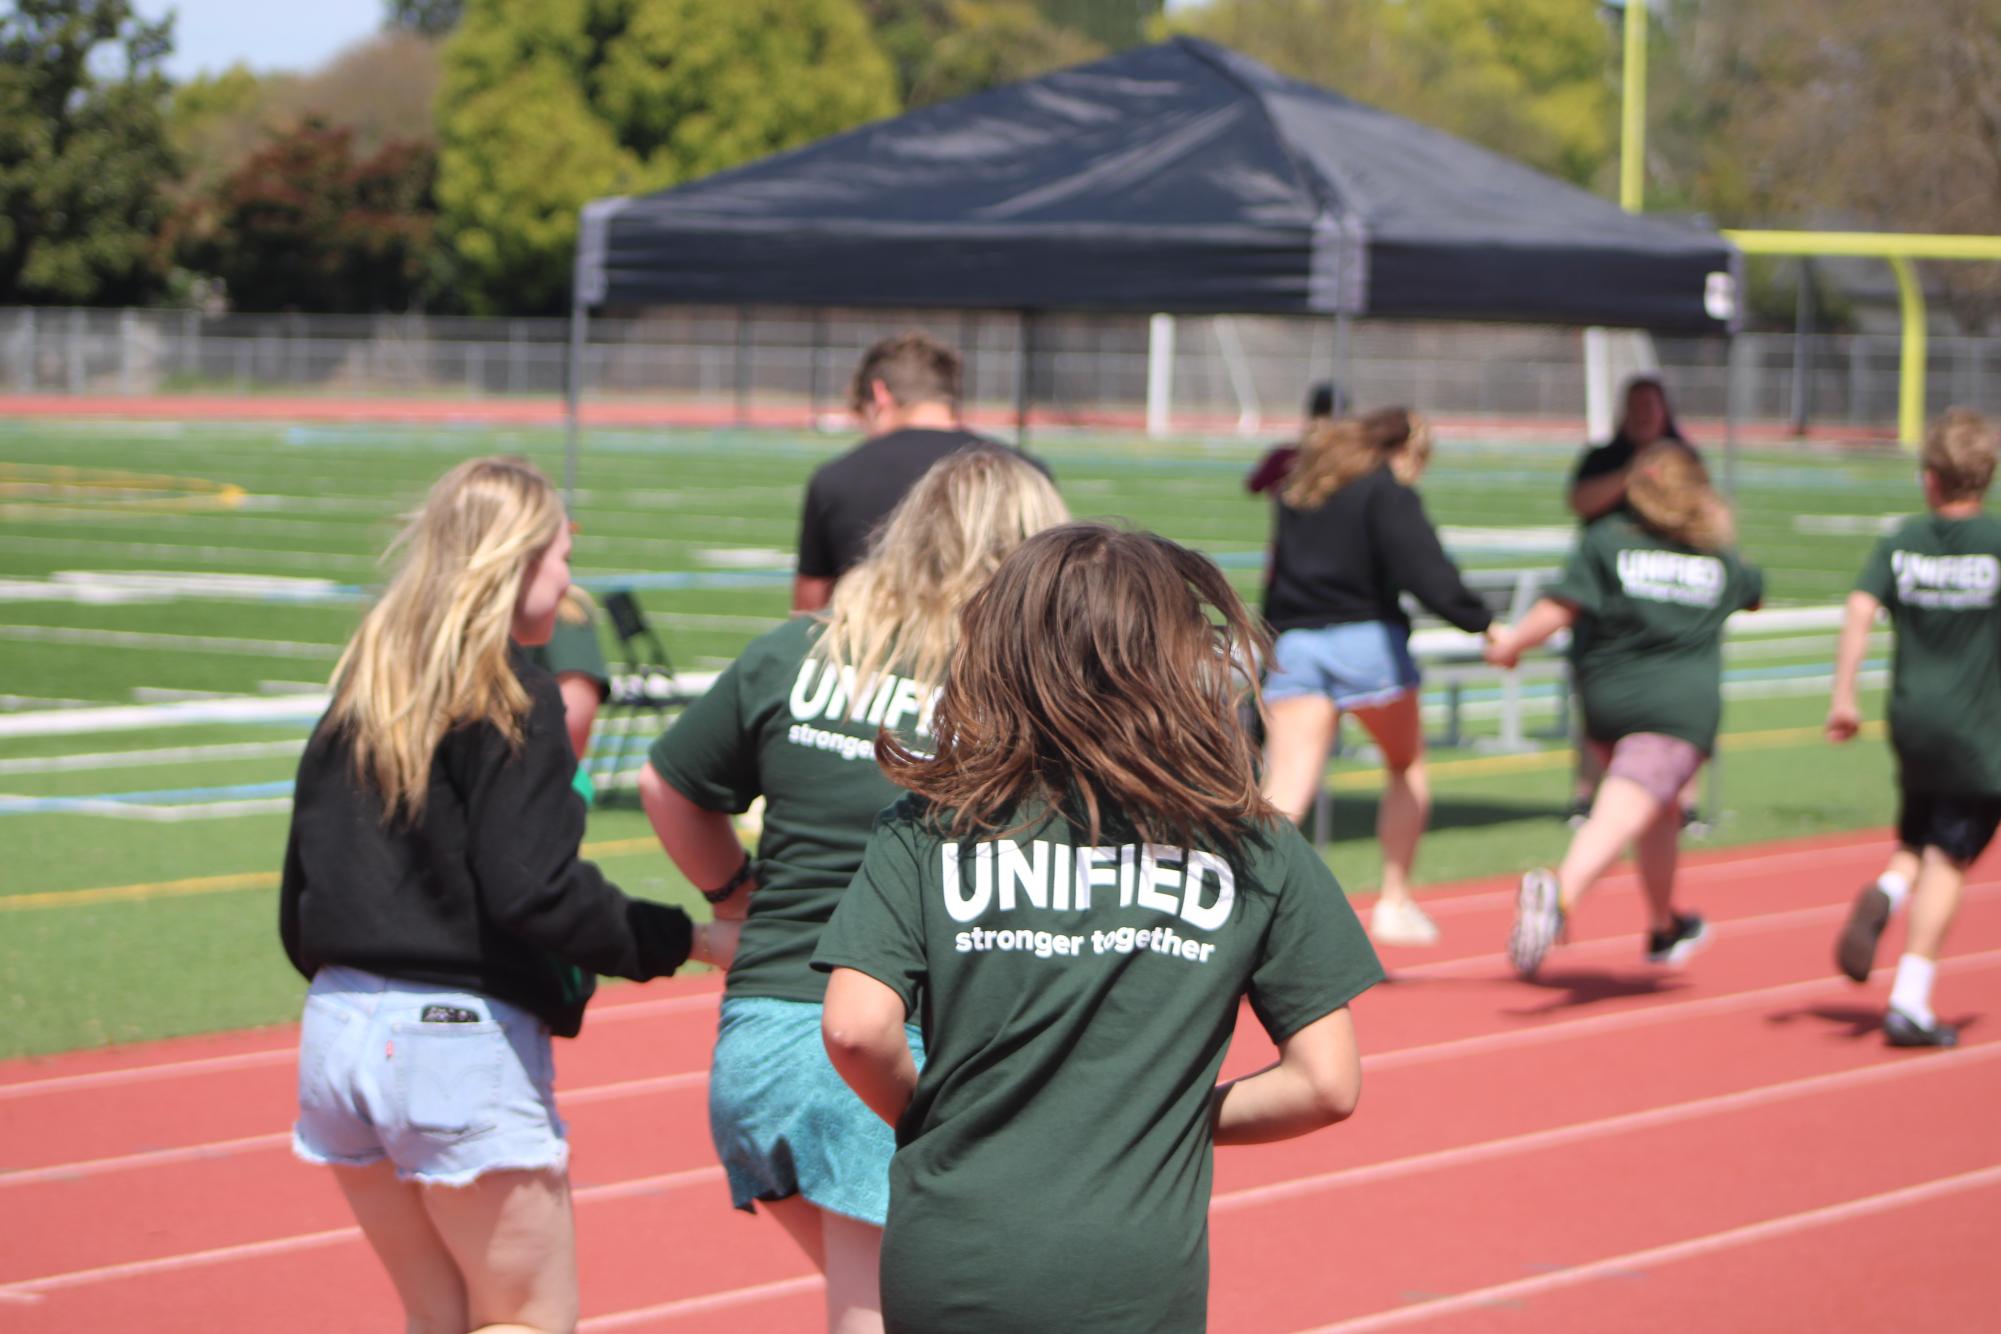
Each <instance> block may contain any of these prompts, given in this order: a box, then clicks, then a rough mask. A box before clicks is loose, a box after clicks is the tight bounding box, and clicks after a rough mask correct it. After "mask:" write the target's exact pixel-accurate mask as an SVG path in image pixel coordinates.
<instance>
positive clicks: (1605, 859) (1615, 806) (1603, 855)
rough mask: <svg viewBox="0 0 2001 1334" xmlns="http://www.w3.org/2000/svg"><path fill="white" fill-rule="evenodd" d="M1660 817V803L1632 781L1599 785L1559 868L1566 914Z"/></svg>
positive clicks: (1559, 887)
mask: <svg viewBox="0 0 2001 1334" xmlns="http://www.w3.org/2000/svg"><path fill="white" fill-rule="evenodd" d="M1660 814H1661V803H1660V802H1659V801H1658V800H1656V799H1655V798H1654V795H1653V794H1652V793H1651V792H1648V791H1647V790H1646V789H1645V788H1643V787H1641V786H1640V785H1639V784H1638V783H1635V782H1634V781H1633V780H1632V779H1630V778H1616V777H1608V778H1606V779H1605V780H1604V781H1603V782H1601V783H1600V784H1599V785H1598V796H1597V798H1596V799H1595V800H1593V801H1592V803H1591V818H1590V819H1588V820H1586V821H1585V822H1584V824H1583V826H1582V827H1580V828H1579V829H1578V831H1577V832H1576V834H1574V835H1572V836H1571V840H1570V850H1569V851H1568V852H1565V853H1564V854H1563V864H1562V865H1561V866H1559V867H1558V868H1557V872H1556V883H1557V892H1558V895H1559V898H1560V901H1561V902H1562V904H1563V911H1564V912H1565V914H1566V915H1567V914H1569V913H1571V912H1573V911H1574V910H1575V909H1576V907H1577V901H1578V900H1579V899H1581V898H1583V897H1584V894H1585V891H1587V890H1589V889H1590V888H1591V886H1592V885H1594V884H1596V883H1597V882H1598V878H1599V877H1600V876H1602V875H1604V874H1605V872H1606V871H1608V870H1610V869H1611V867H1612V863H1614V862H1616V861H1618V860H1619V854H1620V853H1621V852H1623V851H1625V848H1626V845H1627V844H1628V843H1631V842H1632V841H1633V840H1635V839H1637V838H1638V837H1639V836H1640V835H1641V834H1642V833H1644V832H1645V831H1646V829H1647V828H1648V826H1650V825H1652V824H1653V823H1654V821H1655V820H1656V819H1658V818H1659V816H1660Z"/></svg>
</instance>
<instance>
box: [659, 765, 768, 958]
mask: <svg viewBox="0 0 2001 1334" xmlns="http://www.w3.org/2000/svg"><path fill="white" fill-rule="evenodd" d="M639 801H640V804H641V805H643V806H644V807H645V808H646V818H647V820H648V821H650V822H651V823H652V825H653V832H654V834H655V835H656V836H657V837H658V838H659V839H660V846H661V847H663V848H665V849H666V850H667V855H668V857H670V858H671V859H673V862H674V865H675V866H677V867H679V868H680V871H681V874H682V875H684V876H686V877H687V879H688V883H690V884H692V885H694V886H695V888H697V889H718V888H720V887H722V886H723V885H724V884H726V883H727V882H728V881H729V878H730V877H731V876H733V875H735V874H736V873H737V871H738V870H740V869H741V868H742V866H743V859H744V849H743V842H742V840H740V839H738V838H737V836H736V826H735V825H734V824H733V823H731V821H730V817H729V816H728V815H727V814H726V813H724V812H722V811H715V810H710V809H708V808H707V807H705V806H698V805H696V804H695V803H694V802H693V801H691V800H689V799H688V798H687V797H686V796H684V795H682V794H681V792H679V791H678V790H677V789H676V788H675V787H674V785H673V784H671V783H669V782H668V781H667V780H666V779H664V778H662V777H661V776H660V771H659V770H657V769H655V768H654V767H653V765H652V763H651V762H648V763H647V765H646V767H645V768H643V769H641V770H640V771H639ZM756 888H757V877H756V876H752V877H750V879H748V880H746V881H745V882H744V883H743V884H741V885H739V886H738V887H737V888H736V890H735V892H733V893H732V894H731V895H730V896H729V897H728V898H726V899H724V900H723V901H722V902H721V903H717V904H714V905H712V906H713V907H714V909H715V914H716V916H717V917H718V918H725V919H741V918H742V917H743V915H744V914H745V913H746V912H748V911H749V908H750V896H751V893H752V891H754V890H755V889H756Z"/></svg>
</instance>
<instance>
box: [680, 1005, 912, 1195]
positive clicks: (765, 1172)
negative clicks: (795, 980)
mask: <svg viewBox="0 0 2001 1334" xmlns="http://www.w3.org/2000/svg"><path fill="white" fill-rule="evenodd" d="M820 1010H821V1007H820V1006H818V1005H815V1004H813V1003H812V1002H810V1001H794V1000H780V999H777V998H776V997H769V996H731V997H727V998H725V999H724V1001H723V1009H722V1020H721V1023H720V1024H719V1025H718V1027H717V1030H716V1055H715V1061H714V1064H713V1068H712V1069H711V1070H710V1072H709V1134H710V1136H711V1137H713V1138H714V1140H715V1142H716V1156H717V1157H718V1158H720V1159H722V1163H723V1173H724V1175H726V1176H727V1177H728V1178H729V1183H730V1202H731V1203H732V1204H734V1205H736V1207H737V1208H739V1209H749V1208H751V1203H752V1201H754V1200H783V1199H788V1198H790V1197H791V1196H794V1195H798V1196H801V1197H803V1198H804V1199H805V1200H806V1201H807V1202H808V1203H810V1204H814V1205H818V1206H819V1207H820V1208H822V1209H826V1210H829V1211H830V1212H833V1213H837V1214H843V1215H845V1216H846V1217H849V1218H856V1219H860V1220H861V1221H862V1222H864V1223H873V1224H875V1225H876V1226H877V1227H881V1226H882V1224H883V1220H884V1219H886V1218H888V1217H889V1160H890V1156H891V1155H892V1154H894V1153H895V1152H896V1132H895V1131H893V1130H891V1129H890V1127H889V1125H888V1124H887V1123H886V1122H885V1121H884V1120H883V1119H882V1118H881V1117H879V1116H877V1115H876V1114H875V1113H874V1112H872V1111H870V1110H869V1108H868V1104H867V1103H864V1102H863V1101H862V1100H861V1099H860V1098H858V1097H856V1096H855V1092H854V1090H853V1089H851V1088H849V1087H848V1086H847V1083H846V1082H845V1081H844V1080H842V1078H841V1076H840V1074H839V1072H837V1071H836V1070H835V1069H834V1064H833V1062H832V1061H829V1060H828V1059H827V1048H826V1044H825V1043H824V1042H822V1041H821V1038H820ZM903 1031H904V1035H905V1036H906V1037H907V1038H908V1039H909V1040H910V1054H911V1055H912V1056H914V1057H916V1058H917V1068H918V1069H920V1070H921V1069H923V1068H924V1037H923V1034H922V1033H920V1032H919V1031H918V1028H917V1026H916V1025H915V1024H906V1025H905V1026H904V1030H903Z"/></svg>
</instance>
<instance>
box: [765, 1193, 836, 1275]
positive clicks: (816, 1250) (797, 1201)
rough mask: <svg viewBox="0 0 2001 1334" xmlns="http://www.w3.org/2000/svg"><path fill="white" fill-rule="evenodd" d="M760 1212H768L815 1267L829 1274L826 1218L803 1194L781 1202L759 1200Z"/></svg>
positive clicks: (788, 1197)
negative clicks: (822, 1227) (823, 1221)
mask: <svg viewBox="0 0 2001 1334" xmlns="http://www.w3.org/2000/svg"><path fill="white" fill-rule="evenodd" d="M757 1204H758V1207H759V1208H760V1209H765V1210H768V1211H769V1212H770V1214H771V1216H772V1217H773V1218H774V1219H776V1220H778V1226H780V1227H782V1228H784V1229H785V1232H786V1235H787V1236H789V1237H791V1238H792V1240H794V1241H796V1242H798V1243H799V1249H800V1250H802V1251H804V1252H806V1258H807V1259H808V1260H811V1261H812V1262H813V1268H815V1269H817V1270H819V1271H820V1272H821V1273H823V1274H824V1273H826V1272H827V1243H826V1239H825V1237H824V1236H823V1234H822V1233H821V1231H820V1220H821V1219H822V1218H824V1217H825V1216H826V1215H825V1214H823V1213H821V1211H820V1209H819V1207H818V1206H816V1205H812V1204H808V1203H807V1202H806V1197H805V1196H803V1195H791V1196H787V1197H786V1198H785V1199H782V1200H759V1201H758V1202H757Z"/></svg>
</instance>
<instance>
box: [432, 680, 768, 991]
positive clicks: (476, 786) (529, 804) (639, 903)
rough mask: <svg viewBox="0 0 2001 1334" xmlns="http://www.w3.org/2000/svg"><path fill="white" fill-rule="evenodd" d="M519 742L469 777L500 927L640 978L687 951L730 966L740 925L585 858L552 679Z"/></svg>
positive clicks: (572, 769)
mask: <svg viewBox="0 0 2001 1334" xmlns="http://www.w3.org/2000/svg"><path fill="white" fill-rule="evenodd" d="M529 695H530V698H531V699H532V700H533V704H532V706H531V708H530V711H529V715H528V718H527V719H526V721H525V722H524V724H523V727H522V738H521V745H520V748H519V749H518V750H515V751H513V752H511V753H510V752H509V751H508V750H507V749H506V748H505V746H504V743H502V742H500V741H499V739H498V738H497V737H496V738H495V739H494V740H493V742H492V744H491V747H490V750H491V752H492V753H488V754H483V755H481V756H480V757H479V759H478V762H477V768H476V770H475V772H474V774H473V775H472V777H471V781H470V782H469V783H468V784H467V789H466V790H467V801H466V807H467V823H468V829H467V841H468V847H467V860H468V862H469V865H470V868H471V870H472V874H473V879H474V881H475V883H477V884H478V886H479V892H480V897H481V900H482V902H483V905H484V907H485V910H486V913H487V916H488V918H489V920H491V921H492V922H493V923H494V925H496V926H498V927H499V928H500V929H502V930H504V931H507V932H509V933H510V934H512V935H516V936H519V937H520V938H522V939H524V940H528V941H531V942H533V943H534V944H536V945H538V946H540V947H541V948H542V949H545V950H547V951H548V952H549V953H551V954H554V955H555V956H556V957H558V958H560V959H564V960H566V961H568V962H570V963H573V964H576V965H578V966H579V967H583V968H588V969H590V970H591V971H593V972H596V973H603V974H608V975H610V976H614V977H624V978H630V979H632V980H633V981H636V982H643V981H646V980H647V979H648V978H653V977H661V976H665V975H666V974H668V973H672V972H673V971H674V970H675V969H677V968H679V967H680V966H681V965H682V964H683V963H685V962H686V961H687V960H688V959H690V958H695V959H698V960H700V961H702V962H705V963H725V962H727V959H728V956H729V953H730V952H731V951H732V950H733V949H734V939H735V927H734V924H730V923H723V924H719V925H716V926H714V927H713V928H712V926H711V924H708V923H704V924H703V926H702V927H701V928H700V929H698V928H697V927H696V926H695V924H694V922H693V921H692V920H691V919H690V918H689V916H688V914H687V913H685V912H682V911H681V910H680V909H679V908H674V907H670V906H668V905H666V904H663V903H654V902H651V901H649V900H646V899H635V898H630V897H628V896H627V895H626V894H625V893H623V892H622V891H621V890H619V889H618V887H617V886H615V885H613V884H612V883H611V882H610V881H608V880H606V879H605V877H604V874H603V872H601V871H599V870H598V868H597V867H596V866H594V865H593V864H591V863H590V862H588V861H585V860H583V859H582V858H581V857H580V856H578V851H579V849H580V848H581V846H582V844H583V836H584V802H583V798H582V797H580V796H578V795H577V793H576V791H575V789H574V788H572V787H571V786H570V784H571V780H572V779H573V778H574V776H575V774H576V768H577V758H576V756H575V755H574V754H573V753H571V751H570V744H569V737H568V735H567V733H566V732H565V730H564V728H563V718H562V709H563V705H562V697H561V696H560V695H559V694H557V692H556V689H555V683H554V682H553V681H551V680H549V679H548V678H547V677H546V676H545V677H540V678H539V679H537V680H535V681H533V682H531V683H530V684H529Z"/></svg>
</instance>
